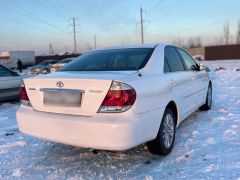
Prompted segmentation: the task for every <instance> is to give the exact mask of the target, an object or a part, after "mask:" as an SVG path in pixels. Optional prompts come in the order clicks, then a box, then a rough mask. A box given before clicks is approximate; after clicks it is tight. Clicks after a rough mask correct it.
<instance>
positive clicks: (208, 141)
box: [206, 138, 216, 144]
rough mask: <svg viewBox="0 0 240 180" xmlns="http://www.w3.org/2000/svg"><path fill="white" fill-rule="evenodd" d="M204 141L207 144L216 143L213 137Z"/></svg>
mask: <svg viewBox="0 0 240 180" xmlns="http://www.w3.org/2000/svg"><path fill="white" fill-rule="evenodd" d="M206 142H207V143H208V144H215V143H216V141H215V139H214V138H207V140H206Z"/></svg>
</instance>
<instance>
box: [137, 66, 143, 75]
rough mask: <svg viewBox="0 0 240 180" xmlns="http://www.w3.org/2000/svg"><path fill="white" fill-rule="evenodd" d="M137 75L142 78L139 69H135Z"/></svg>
mask: <svg viewBox="0 0 240 180" xmlns="http://www.w3.org/2000/svg"><path fill="white" fill-rule="evenodd" d="M137 73H138V76H139V77H142V73H140V71H139V69H138V68H137Z"/></svg>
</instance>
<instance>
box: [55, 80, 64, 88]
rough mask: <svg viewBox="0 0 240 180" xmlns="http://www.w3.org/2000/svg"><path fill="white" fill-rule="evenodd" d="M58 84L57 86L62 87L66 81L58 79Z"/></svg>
mask: <svg viewBox="0 0 240 180" xmlns="http://www.w3.org/2000/svg"><path fill="white" fill-rule="evenodd" d="M56 85H57V87H59V88H62V87H63V86H64V83H63V82H62V81H58V82H57V83H56Z"/></svg>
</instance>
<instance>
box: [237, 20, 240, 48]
mask: <svg viewBox="0 0 240 180" xmlns="http://www.w3.org/2000/svg"><path fill="white" fill-rule="evenodd" d="M237 44H240V21H239V22H238V30H237Z"/></svg>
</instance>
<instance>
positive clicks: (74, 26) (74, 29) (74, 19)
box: [72, 17, 77, 54]
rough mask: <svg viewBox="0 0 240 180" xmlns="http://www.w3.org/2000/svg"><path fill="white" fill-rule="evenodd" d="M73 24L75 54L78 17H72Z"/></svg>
mask: <svg viewBox="0 0 240 180" xmlns="http://www.w3.org/2000/svg"><path fill="white" fill-rule="evenodd" d="M72 23H73V24H72V25H73V43H74V54H77V40H76V18H75V17H73V18H72Z"/></svg>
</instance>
